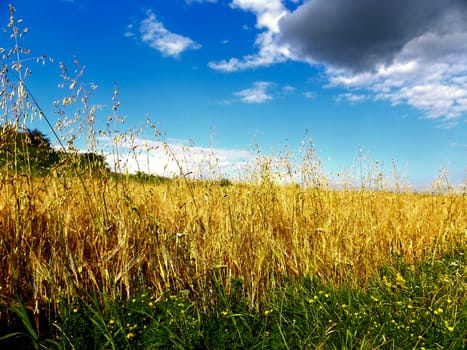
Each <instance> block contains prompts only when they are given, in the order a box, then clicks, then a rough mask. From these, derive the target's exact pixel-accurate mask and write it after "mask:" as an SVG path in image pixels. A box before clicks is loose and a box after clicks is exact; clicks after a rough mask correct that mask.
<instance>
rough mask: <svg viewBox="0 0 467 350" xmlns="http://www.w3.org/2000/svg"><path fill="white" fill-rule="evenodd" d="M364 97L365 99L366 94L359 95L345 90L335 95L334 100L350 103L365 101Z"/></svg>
mask: <svg viewBox="0 0 467 350" xmlns="http://www.w3.org/2000/svg"><path fill="white" fill-rule="evenodd" d="M366 99H367V96H366V95H359V94H353V93H350V92H346V93H343V94H339V95H338V96H337V97H336V102H337V103H343V102H346V103H350V104H357V103H361V102H363V101H365V100H366Z"/></svg>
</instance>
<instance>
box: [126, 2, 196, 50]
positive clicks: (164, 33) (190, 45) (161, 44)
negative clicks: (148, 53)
mask: <svg viewBox="0 0 467 350" xmlns="http://www.w3.org/2000/svg"><path fill="white" fill-rule="evenodd" d="M146 15H147V17H146V18H145V19H143V20H142V21H141V23H140V26H139V31H140V34H141V40H142V41H143V42H144V43H145V44H147V45H148V46H149V47H151V48H153V49H155V50H157V51H159V52H160V53H161V54H162V55H163V56H171V57H179V56H180V54H181V53H182V52H183V51H186V50H189V49H192V50H196V49H199V48H201V45H200V44H198V43H196V42H195V41H193V40H192V39H190V38H188V37H185V36H182V35H180V34H176V33H172V32H170V31H168V30H167V29H166V28H165V27H164V25H163V23H162V22H160V21H158V20H157V18H156V15H155V14H154V13H153V12H152V11H150V10H149V11H148V12H147V13H146ZM128 33H129V32H128V31H127V33H125V35H126V36H128Z"/></svg>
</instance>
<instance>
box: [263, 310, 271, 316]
mask: <svg viewBox="0 0 467 350" xmlns="http://www.w3.org/2000/svg"><path fill="white" fill-rule="evenodd" d="M271 312H272V310H265V311H264V316H268V315H269V314H270V313H271Z"/></svg>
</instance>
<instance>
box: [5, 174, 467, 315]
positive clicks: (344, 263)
mask: <svg viewBox="0 0 467 350" xmlns="http://www.w3.org/2000/svg"><path fill="white" fill-rule="evenodd" d="M84 184H85V186H86V187H83V184H82V183H81V182H80V181H78V179H76V178H74V177H65V178H63V177H46V178H30V177H27V176H18V177H10V178H3V179H2V182H1V185H0V232H2V233H3V235H2V237H1V240H2V242H1V245H0V257H1V258H0V259H1V261H0V286H1V290H0V293H1V296H2V299H4V300H8V299H10V298H11V299H13V298H14V297H15V294H21V295H23V297H24V298H25V299H26V300H28V301H30V306H34V307H35V310H36V312H38V310H39V308H40V306H41V305H46V304H47V303H48V302H50V301H58V300H59V299H60V298H73V297H75V296H83V295H85V293H86V291H90V290H92V289H96V290H98V291H101V292H106V293H109V294H123V295H130V294H131V292H132V290H134V288H136V287H138V286H145V287H146V286H150V287H152V288H153V290H154V292H155V294H156V295H157V294H160V293H163V292H164V291H167V290H182V289H189V290H192V291H193V292H194V293H200V292H201V291H203V288H204V286H205V281H206V280H207V279H209V276H210V275H211V273H212V271H213V270H216V271H218V272H219V273H220V275H221V276H222V278H224V282H225V285H226V286H228V285H229V283H228V282H229V281H231V280H232V279H234V278H241V279H242V280H243V281H244V286H245V295H246V296H247V297H248V298H249V300H250V301H251V303H252V304H256V303H258V302H259V301H261V298H262V297H263V295H264V294H265V292H266V291H267V290H268V288H270V287H272V286H274V285H275V284H276V283H277V282H278V281H280V280H281V279H283V278H291V279H295V278H300V277H302V276H305V275H316V276H319V277H320V278H321V279H322V280H324V281H328V282H332V283H338V284H339V283H350V284H354V285H355V284H358V285H365V281H366V280H367V278H368V277H369V276H370V275H371V274H372V273H373V272H374V271H375V269H376V268H377V267H379V266H380V265H381V264H383V263H385V262H387V261H388V259H389V258H390V257H391V256H392V255H394V254H396V255H401V256H403V258H404V259H405V260H406V261H408V262H411V261H419V260H421V259H431V258H434V257H436V256H438V254H440V253H442V252H445V251H447V250H449V249H452V248H454V247H459V246H465V239H466V233H467V231H466V228H467V216H466V215H465V213H466V212H467V200H466V197H465V195H433V194H414V193H391V192H371V191H332V190H318V189H302V188H300V187H298V186H281V185H276V184H272V183H262V184H256V185H255V184H234V185H232V186H220V185H219V183H218V182H209V181H204V182H201V181H199V182H194V181H193V182H191V181H187V180H185V179H181V180H172V181H168V182H164V183H161V184H148V183H138V182H135V181H130V180H116V179H114V178H108V177H102V178H100V179H91V178H90V179H88V180H84ZM84 188H86V191H85V190H84Z"/></svg>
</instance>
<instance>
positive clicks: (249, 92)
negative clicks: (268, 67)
mask: <svg viewBox="0 0 467 350" xmlns="http://www.w3.org/2000/svg"><path fill="white" fill-rule="evenodd" d="M271 86H273V83H271V82H267V81H257V82H255V83H254V84H253V87H251V88H249V89H245V90H241V91H238V92H236V93H234V95H235V96H237V97H238V98H239V99H240V101H242V102H245V103H257V104H260V103H265V102H267V101H270V100H272V99H273V97H272V95H271V94H270V93H268V89H269V88H270V87H271Z"/></svg>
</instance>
